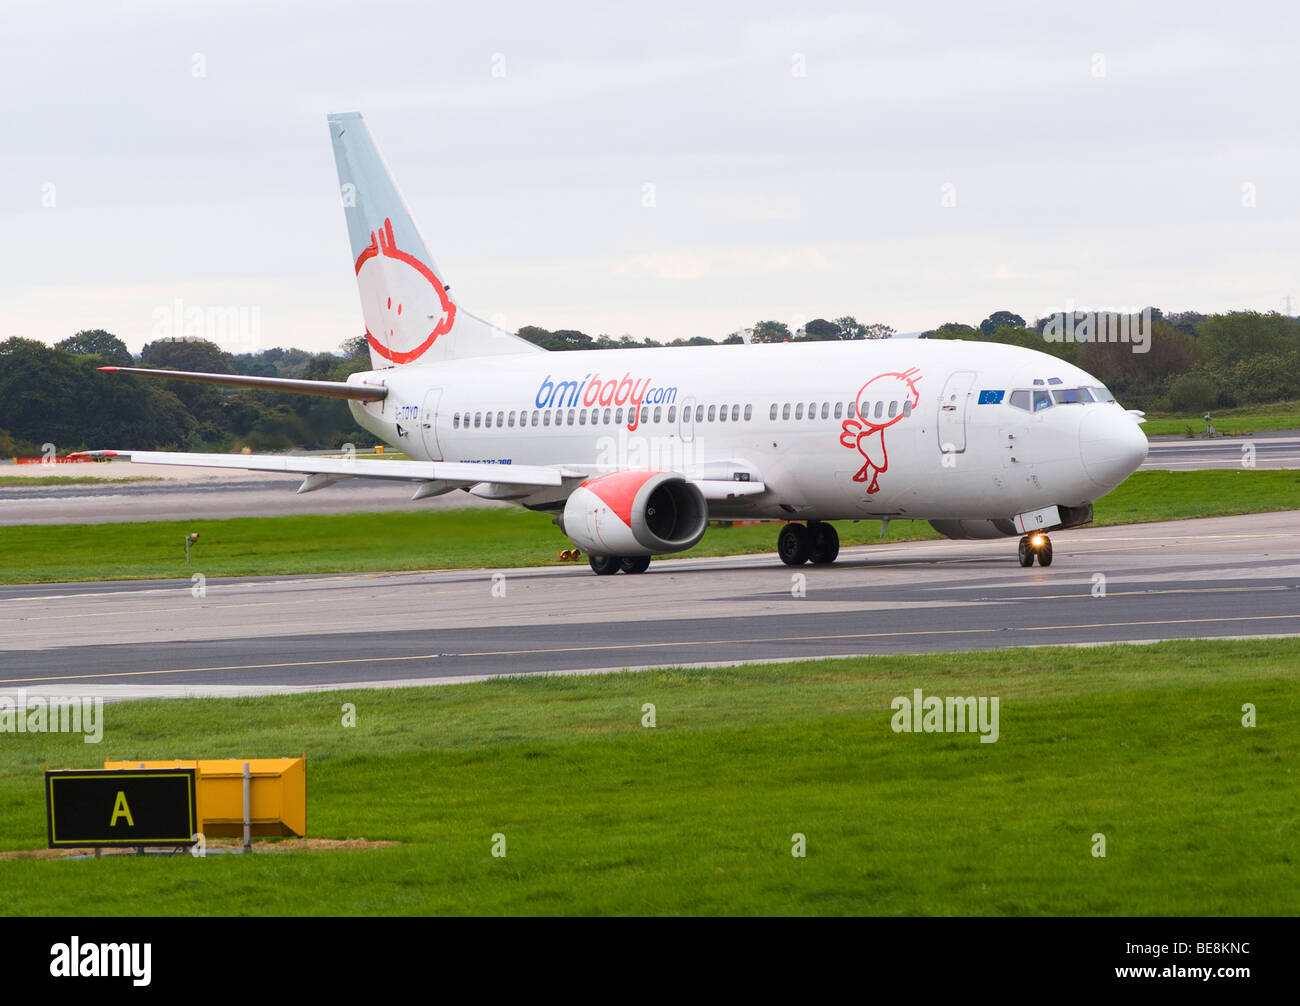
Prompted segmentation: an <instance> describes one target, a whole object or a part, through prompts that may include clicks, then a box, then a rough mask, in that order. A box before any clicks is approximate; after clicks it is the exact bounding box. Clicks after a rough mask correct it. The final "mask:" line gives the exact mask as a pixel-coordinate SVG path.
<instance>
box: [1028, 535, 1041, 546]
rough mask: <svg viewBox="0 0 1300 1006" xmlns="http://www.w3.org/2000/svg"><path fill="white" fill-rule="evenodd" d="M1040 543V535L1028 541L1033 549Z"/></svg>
mask: <svg viewBox="0 0 1300 1006" xmlns="http://www.w3.org/2000/svg"><path fill="white" fill-rule="evenodd" d="M1042 543H1043V536H1042V535H1041V534H1036V535H1034V536H1033V537H1032V538H1030V539H1029V544H1031V545H1033V546H1034V548H1037V547H1038V546H1039V545H1041V544H1042Z"/></svg>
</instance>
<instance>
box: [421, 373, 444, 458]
mask: <svg viewBox="0 0 1300 1006" xmlns="http://www.w3.org/2000/svg"><path fill="white" fill-rule="evenodd" d="M441 398H442V389H441V388H434V389H433V390H432V391H430V392H429V393H428V394H426V395H425V396H424V408H423V410H422V411H421V413H420V431H421V432H422V433H423V434H424V449H425V450H426V451H428V452H429V460H430V461H441V460H442V449H441V448H440V447H439V446H438V401H439V399H441Z"/></svg>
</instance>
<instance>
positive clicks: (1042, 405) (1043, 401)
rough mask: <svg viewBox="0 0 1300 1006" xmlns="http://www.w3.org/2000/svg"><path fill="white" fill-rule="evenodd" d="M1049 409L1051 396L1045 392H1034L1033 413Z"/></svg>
mask: <svg viewBox="0 0 1300 1006" xmlns="http://www.w3.org/2000/svg"><path fill="white" fill-rule="evenodd" d="M1051 407H1052V396H1051V395H1049V394H1048V393H1047V392H1046V391H1035V392H1034V411H1035V412H1042V411H1043V409H1050V408H1051Z"/></svg>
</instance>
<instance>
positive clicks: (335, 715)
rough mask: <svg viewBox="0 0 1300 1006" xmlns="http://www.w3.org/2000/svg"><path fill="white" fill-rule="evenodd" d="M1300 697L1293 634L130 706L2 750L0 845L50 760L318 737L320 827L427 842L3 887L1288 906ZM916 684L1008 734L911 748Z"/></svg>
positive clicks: (35, 838)
mask: <svg viewBox="0 0 1300 1006" xmlns="http://www.w3.org/2000/svg"><path fill="white" fill-rule="evenodd" d="M1080 603H1082V604H1087V603H1089V601H1088V600H1086V599H1085V600H1082V601H1081V602H1080ZM1297 679H1300V640H1295V639H1288V640H1267V641H1235V642H1229V641H1203V640H1198V641H1194V642H1174V643H1162V644H1156V645H1151V646H1119V645H1116V646H1107V647H1101V648H1059V649H1037V650H1009V651H1000V652H999V651H994V652H989V653H974V654H954V655H943V656H926V657H875V658H863V659H858V660H836V661H817V662H809V663H798V664H784V665H782V664H773V665H765V666H754V667H742V668H731V669H715V670H706V671H686V670H663V671H655V672H646V673H638V674H616V675H607V676H597V677H579V676H572V677H530V678H525V679H508V680H497V681H492V682H487V683H483V684H471V685H459V686H450V687H441V688H422V689H409V690H398V691H359V692H356V693H328V694H314V695H297V696H284V697H272V698H264V699H241V700H224V701H223V700H187V701H179V700H177V701H167V702H139V703H126V704H117V705H112V706H109V707H107V708H106V711H105V735H104V742H103V743H102V744H100V745H98V746H90V745H86V744H84V743H82V741H81V739H80V738H73V737H70V736H66V735H65V736H59V735H32V734H27V735H22V736H21V737H19V736H17V735H2V736H0V739H2V740H3V743H0V848H2V849H23V848H40V847H43V846H44V843H45V821H44V805H43V800H42V789H41V783H42V770H43V768H44V766H45V765H46V764H47V763H48V764H50V765H51V766H54V767H72V768H82V767H94V766H95V765H96V764H99V763H100V762H101V761H102V760H103V759H105V758H113V759H118V758H122V759H137V758H140V759H151V758H176V757H227V756H234V757H251V756H277V755H286V754H288V755H296V754H298V753H299V752H301V751H303V750H306V752H307V755H308V794H309V796H308V801H309V806H308V834H309V835H310V836H313V837H318V838H336V839H345V838H356V837H365V838H367V839H370V840H395V841H398V842H400V843H402V844H401V845H400V846H396V847H391V848H379V849H374V850H370V851H348V852H330V853H320V852H317V853H308V852H292V853H279V854H273V855H272V854H267V855H254V856H252V857H241V856H230V855H225V856H209V857H208V858H206V859H202V860H197V859H192V858H190V857H178V858H173V859H169V860H159V859H143V860H141V859H136V858H134V857H123V858H119V859H104V860H100V861H93V860H84V861H71V862H70V861H0V890H3V891H4V892H5V912H6V914H9V915H47V914H50V915H59V914H72V915H81V914H106V915H113V914H128V915H129V914H145V915H150V914H169V915H186V914H218V915H226V914H289V915H330V914H339V913H342V914H385V915H387V914H417V913H438V914H443V913H446V914H460V913H511V914H516V913H517V914H553V913H583V914H587V913H594V914H629V913H652V914H683V913H710V914H712V913H718V914H732V913H782V914H785V913H788V914H872V915H894V914H907V915H910V914H972V915H1008V914H1014V915H1021V914H1025V915H1035V914H1048V915H1054V914H1089V915H1091V914H1099V915H1112V914H1113V915H1162V914H1172V915H1201V914H1208V915H1235V914H1241V915H1274V914H1277V915H1293V914H1295V913H1296V910H1297V908H1296V906H1297V905H1300V874H1298V873H1297V870H1296V858H1297V852H1296V849H1297V839H1298V838H1300V833H1298V829H1300V824H1298V822H1300V763H1298V758H1300V731H1296V730H1295V729H1294V724H1295V722H1296V721H1297V718H1298V717H1300V688H1298V687H1297V685H1298V684H1300V681H1298V680H1297ZM913 688H922V689H923V690H924V692H925V694H926V695H937V696H946V695H976V696H981V695H982V696H997V697H998V698H999V700H1000V709H999V721H1000V722H999V728H1000V738H999V740H998V741H997V742H996V743H992V744H981V743H980V742H979V738H978V736H977V735H975V734H941V733H932V734H925V733H919V734H904V733H895V732H893V731H892V730H891V727H890V720H891V709H890V703H891V700H892V699H893V697H895V696H899V695H906V696H910V695H911V694H912V689H913ZM344 702H353V703H355V705H356V715H357V725H356V726H355V727H354V728H351V729H348V728H344V727H342V726H341V725H340V708H341V705H342V703H344ZM647 702H651V703H654V704H655V706H656V719H657V726H656V727H655V728H654V729H646V728H644V727H643V726H642V725H641V720H642V706H643V704H644V703H647ZM1247 702H1250V703H1253V704H1254V706H1255V708H1256V710H1257V716H1258V725H1257V726H1255V727H1254V728H1246V727H1243V725H1242V723H1241V719H1242V712H1241V709H1242V705H1243V703H1247ZM497 833H503V834H504V835H505V836H506V852H507V855H506V857H505V858H493V857H492V856H491V854H490V849H491V844H492V840H493V835H494V834H497ZM795 833H801V834H803V835H804V836H806V843H807V845H806V847H807V856H806V858H802V859H800V858H794V857H792V856H791V845H792V836H793V835H794V834H795ZM1097 833H1101V834H1104V835H1105V837H1106V843H1107V847H1106V856H1105V858H1096V857H1094V856H1093V855H1092V847H1093V836H1094V835H1095V834H1097Z"/></svg>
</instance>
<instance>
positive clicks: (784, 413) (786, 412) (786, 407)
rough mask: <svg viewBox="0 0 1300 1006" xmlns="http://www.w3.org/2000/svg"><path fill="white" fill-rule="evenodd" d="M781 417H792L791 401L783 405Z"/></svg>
mask: <svg viewBox="0 0 1300 1006" xmlns="http://www.w3.org/2000/svg"><path fill="white" fill-rule="evenodd" d="M781 418H782V419H789V418H790V403H789V402H786V403H785V404H784V405H782V406H781Z"/></svg>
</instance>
